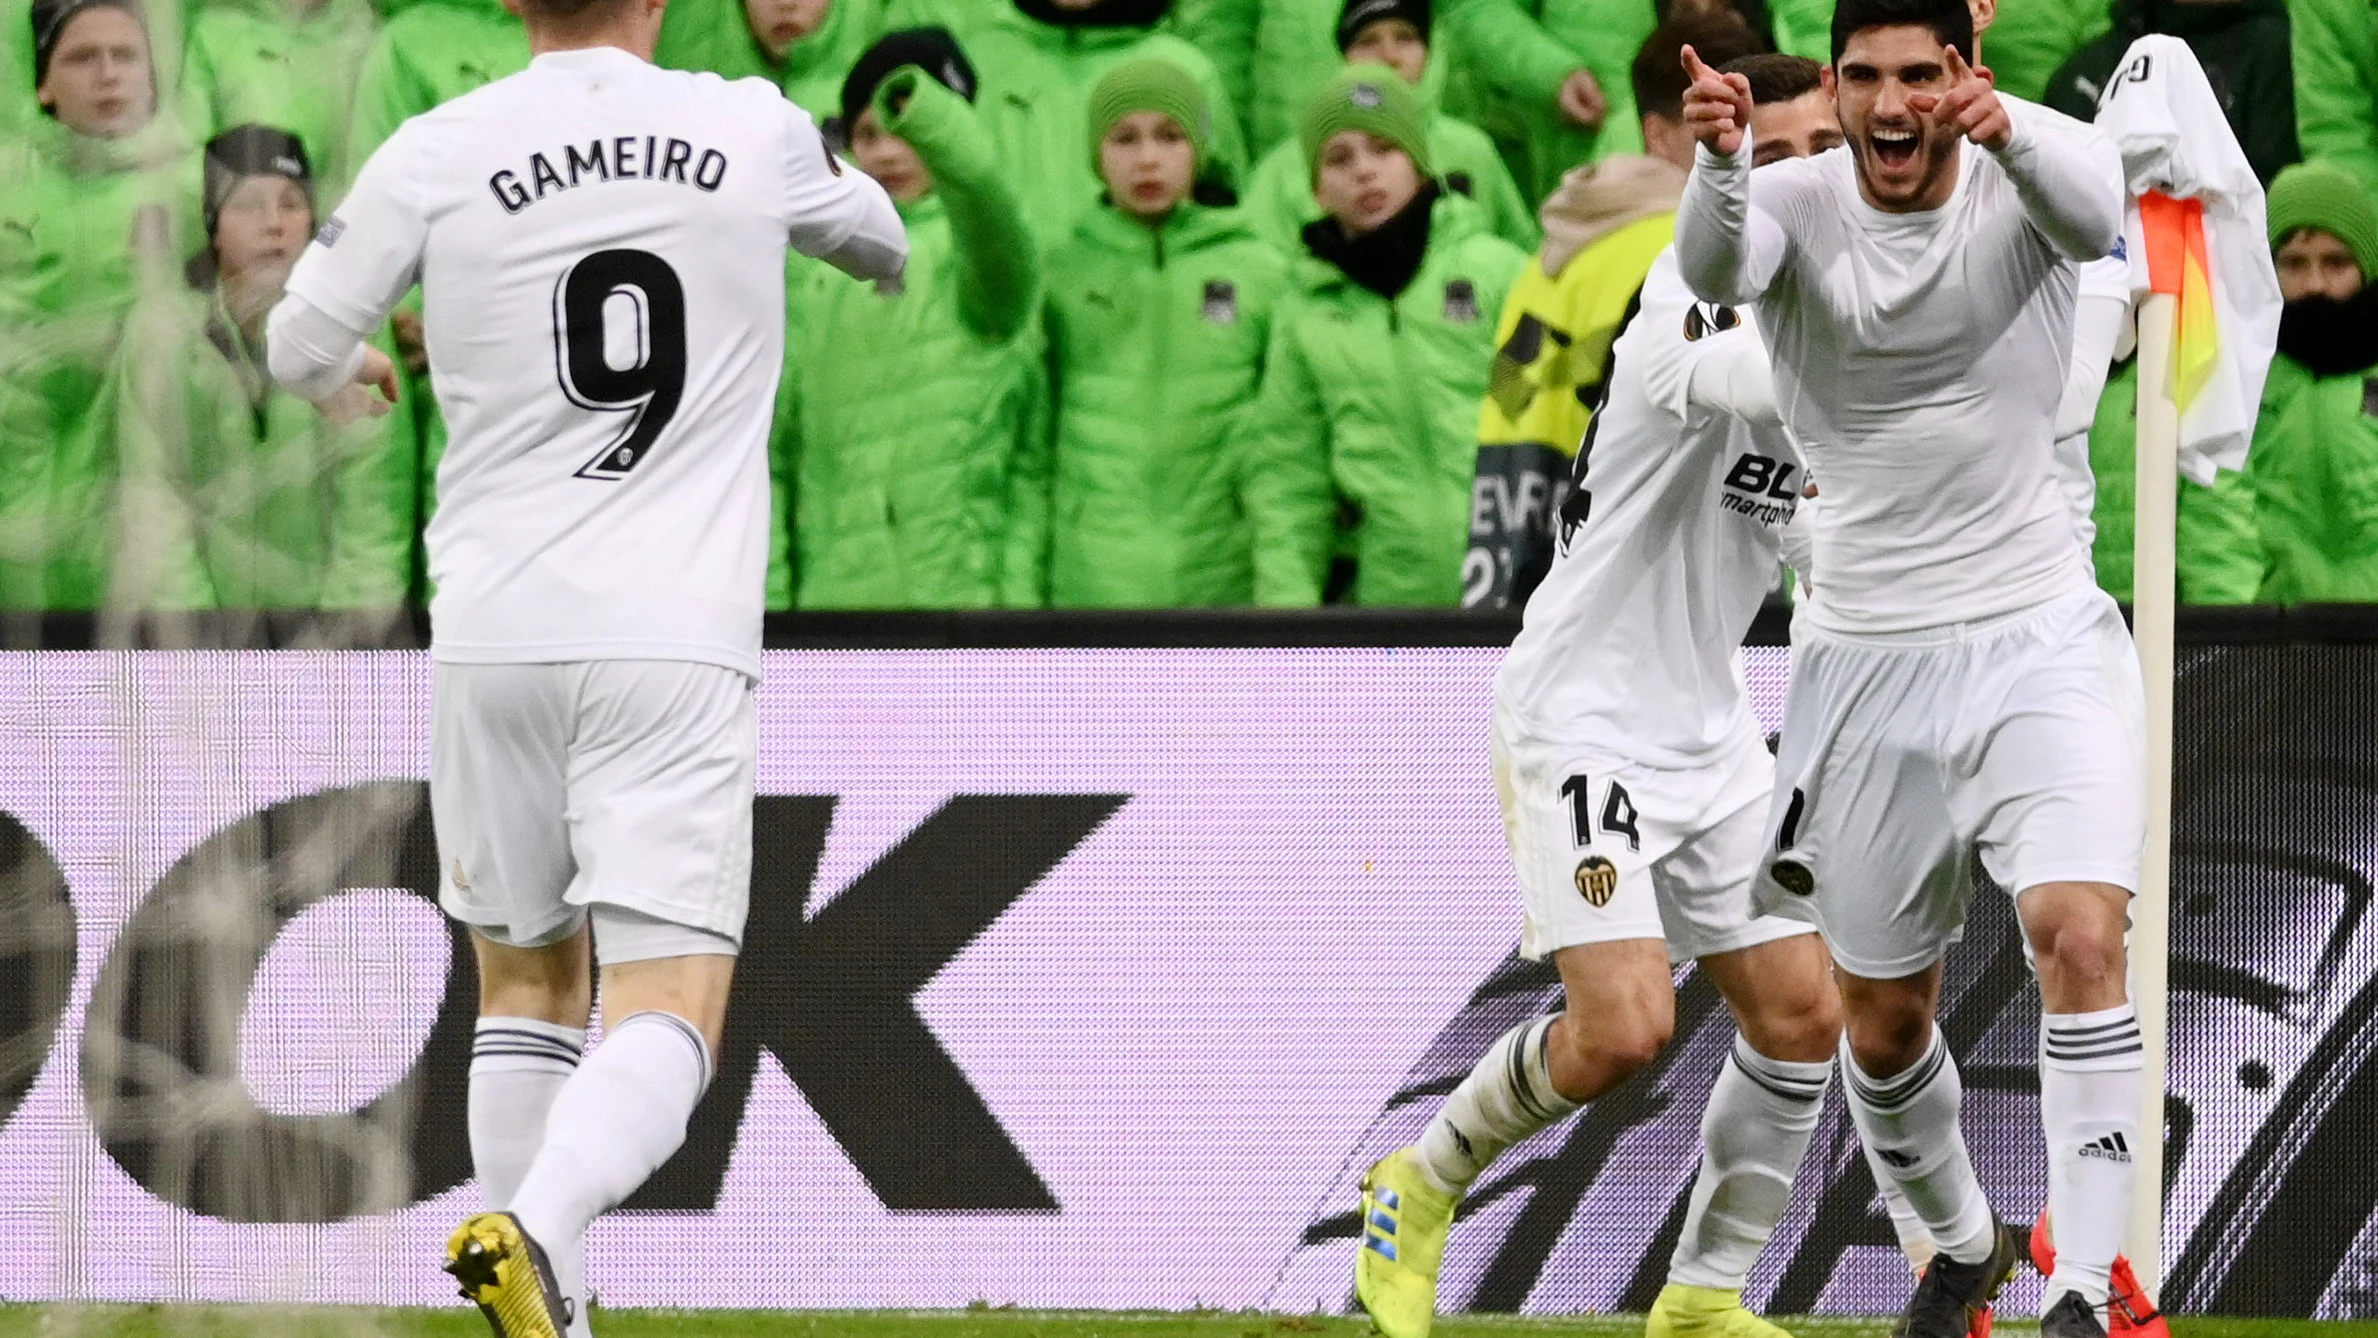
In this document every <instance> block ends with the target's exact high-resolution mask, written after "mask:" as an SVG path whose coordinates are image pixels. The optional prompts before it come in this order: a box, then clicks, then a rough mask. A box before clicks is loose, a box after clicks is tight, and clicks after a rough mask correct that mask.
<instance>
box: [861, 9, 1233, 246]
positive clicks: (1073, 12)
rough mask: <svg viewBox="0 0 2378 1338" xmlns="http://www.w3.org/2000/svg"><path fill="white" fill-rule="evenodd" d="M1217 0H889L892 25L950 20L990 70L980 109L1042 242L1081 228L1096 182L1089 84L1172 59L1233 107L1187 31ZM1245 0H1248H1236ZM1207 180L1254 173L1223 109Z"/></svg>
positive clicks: (1226, 182)
mask: <svg viewBox="0 0 2378 1338" xmlns="http://www.w3.org/2000/svg"><path fill="white" fill-rule="evenodd" d="M1215 2H1216V0H1186V2H1185V3H1183V4H1180V5H1176V4H1175V3H1174V0H888V2H887V7H886V13H885V18H886V21H887V22H888V23H890V24H894V25H897V26H909V25H932V24H941V25H946V26H947V27H948V28H949V29H950V31H951V32H952V34H953V35H955V37H956V38H957V40H958V43H959V45H961V46H963V47H964V48H965V49H966V54H967V56H968V57H969V58H970V59H972V60H973V62H974V68H975V69H977V70H979V71H981V75H982V90H981V95H980V96H979V97H977V98H976V99H975V107H976V114H977V115H978V116H979V117H980V118H981V119H982V122H983V124H984V125H985V126H986V127H987V128H988V129H989V131H990V134H991V139H992V142H993V143H994V144H996V145H997V146H998V151H999V160H1000V162H1001V164H1002V165H1003V166H1005V167H1006V169H1007V171H1008V174H1009V179H1010V180H1011V181H1013V182H1014V184H1015V188H1016V190H1017V192H1018V193H1019V194H1020V195H1021V196H1022V198H1023V201H1024V213H1025V217H1026V218H1027V219H1029V220H1030V222H1031V224H1032V231H1033V234H1034V235H1035V236H1037V237H1039V238H1040V239H1041V242H1042V244H1043V245H1044V246H1053V245H1055V244H1056V243H1058V242H1060V241H1062V240H1064V238H1065V237H1066V236H1068V235H1069V234H1070V233H1071V232H1072V231H1073V224H1074V220H1075V219H1077V218H1079V217H1080V216H1081V214H1082V213H1083V211H1084V210H1086V209H1088V208H1089V207H1090V203H1091V201H1093V200H1096V199H1097V198H1098V189H1099V181H1098V176H1097V174H1096V173H1095V172H1093V171H1091V170H1090V165H1089V164H1088V163H1086V162H1084V161H1083V160H1082V144H1083V141H1084V139H1085V137H1086V136H1087V135H1088V134H1089V127H1090V90H1091V89H1092V88H1093V87H1095V86H1096V85H1097V83H1098V81H1099V79H1100V78H1101V77H1103V76H1104V75H1105V74H1106V72H1107V71H1108V70H1111V69H1113V68H1114V67H1116V66H1117V65H1120V64H1122V63H1123V62H1124V61H1127V60H1135V59H1138V58H1141V57H1156V58H1160V59H1163V60H1169V61H1171V62H1173V63H1174V64H1176V65H1179V66H1180V67H1181V68H1182V69H1185V70H1187V71H1189V72H1190V73H1191V74H1192V75H1194V76H1196V78H1197V82H1198V86H1199V87H1200V88H1202V89H1204V90H1205V95H1206V99H1207V101H1208V102H1209V103H1210V104H1211V105H1213V106H1215V107H1217V108H1232V107H1235V106H1236V105H1237V104H1236V103H1235V102H1234V101H1232V99H1231V96H1230V90H1229V87H1228V85H1227V82H1226V81H1225V79H1224V78H1223V75H1222V72H1221V69H1220V68H1219V66H1218V65H1217V64H1216V61H1215V59H1214V58H1213V57H1211V56H1209V55H1208V54H1207V53H1206V52H1205V51H1204V50H1203V49H1201V47H1200V46H1198V45H1197V44H1196V43H1195V42H1194V41H1192V40H1190V35H1191V34H1192V33H1194V32H1196V31H1198V24H1199V22H1202V21H1203V20H1202V19H1201V18H1200V16H1207V17H1210V14H1209V11H1210V10H1211V9H1212V8H1213V5H1214V3H1215ZM1228 2H1229V3H1247V2H1248V0H1228ZM1211 150H1212V151H1211V153H1210V154H1209V156H1208V162H1209V164H1210V166H1209V167H1208V169H1207V177H1208V179H1209V180H1212V181H1214V182H1217V183H1219V184H1221V185H1223V186H1226V187H1229V188H1231V189H1234V190H1235V189H1236V188H1237V187H1238V184H1239V182H1240V180H1241V179H1242V178H1243V177H1244V176H1245V175H1246V171H1247V149H1246V140H1245V136H1244V135H1243V134H1242V132H1241V130H1240V126H1239V119H1238V117H1237V116H1235V115H1217V116H1216V117H1215V118H1214V135H1213V141H1212V146H1211Z"/></svg>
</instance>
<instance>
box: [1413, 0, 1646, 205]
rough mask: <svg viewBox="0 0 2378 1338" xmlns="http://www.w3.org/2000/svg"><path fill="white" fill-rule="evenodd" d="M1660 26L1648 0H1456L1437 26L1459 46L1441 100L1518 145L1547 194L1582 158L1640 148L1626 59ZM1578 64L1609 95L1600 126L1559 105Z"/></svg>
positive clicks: (1533, 180) (1530, 181)
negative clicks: (1564, 112)
mask: <svg viewBox="0 0 2378 1338" xmlns="http://www.w3.org/2000/svg"><path fill="white" fill-rule="evenodd" d="M1656 26H1658V21H1657V18H1656V16H1655V15H1654V13H1653V10H1652V6H1651V4H1650V3H1649V0H1451V3H1448V4H1445V5H1442V6H1440V7H1439V9H1438V11H1437V22H1436V28H1435V32H1437V33H1442V34H1445V35H1447V36H1449V37H1451V38H1452V39H1453V43H1454V47H1455V51H1456V52H1457V54H1458V61H1457V63H1456V67H1455V69H1454V70H1453V71H1452V73H1451V76H1450V83H1449V85H1448V88H1447V94H1446V104H1445V105H1446V107H1447V108H1448V109H1449V110H1451V111H1453V112H1455V113H1457V114H1459V115H1461V116H1464V117H1466V118H1468V119H1470V120H1472V121H1475V122H1477V123H1478V124H1479V125H1480V126H1482V127H1484V128H1485V129H1486V131H1487V132H1488V133H1490V134H1492V135H1493V136H1494V137H1495V139H1496V140H1497V141H1498V142H1500V143H1502V144H1504V145H1506V146H1509V147H1510V148H1512V149H1513V150H1514V151H1515V154H1516V156H1515V157H1514V159H1513V162H1514V167H1515V169H1516V168H1517V167H1518V165H1519V164H1521V163H1524V164H1525V170H1524V171H1520V172H1519V176H1520V186H1521V188H1522V189H1523V190H1525V191H1526V192H1527V193H1528V195H1529V197H1530V198H1531V199H1542V198H1543V197H1544V196H1546V195H1549V194H1551V193H1552V189H1553V187H1554V186H1556V185H1558V184H1559V183H1560V179H1561V173H1563V172H1565V171H1567V170H1568V169H1570V168H1572V167H1575V166H1576V165H1578V164H1579V163H1585V162H1595V161H1599V160H1600V159H1603V158H1607V157H1609V156H1610V155H1611V154H1614V153H1641V152H1643V127H1642V118H1641V117H1640V116H1639V115H1638V114H1637V112H1636V110H1635V94H1634V88H1633V85H1632V84H1631V82H1630V81H1629V78H1628V69H1629V67H1630V66H1632V65H1633V63H1634V60H1635V52H1636V51H1637V50H1638V49H1640V48H1641V47H1642V45H1643V40H1644V39H1645V38H1647V37H1649V36H1651V30H1652V29H1653V28H1654V27H1656ZM1580 69H1584V70H1590V71H1592V72H1593V76H1594V80H1595V82H1597V83H1599V84H1600V85H1601V87H1602V95H1603V97H1604V98H1605V99H1607V100H1608V102H1609V104H1610V112H1609V116H1608V118H1607V119H1605V120H1604V121H1603V122H1602V126H1601V128H1600V129H1599V130H1595V131H1587V130H1582V129H1579V128H1578V127H1576V126H1573V125H1571V124H1570V123H1569V122H1568V121H1567V120H1566V119H1565V118H1564V117H1562V116H1561V114H1560V112H1559V109H1558V105H1557V100H1558V98H1559V96H1560V89H1561V85H1562V84H1563V83H1564V82H1566V81H1567V79H1568V77H1569V75H1570V73H1571V72H1572V71H1575V70H1580Z"/></svg>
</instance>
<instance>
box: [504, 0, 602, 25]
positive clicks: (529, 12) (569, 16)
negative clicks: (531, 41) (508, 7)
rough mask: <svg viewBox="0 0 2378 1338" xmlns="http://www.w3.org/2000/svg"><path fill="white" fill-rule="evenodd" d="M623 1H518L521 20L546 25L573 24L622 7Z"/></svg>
mask: <svg viewBox="0 0 2378 1338" xmlns="http://www.w3.org/2000/svg"><path fill="white" fill-rule="evenodd" d="M623 3H624V0H520V14H521V17H522V18H533V19H542V20H544V21H545V22H547V23H575V22H578V21H579V20H581V19H585V18H587V17H588V16H590V15H594V14H600V13H602V12H603V11H604V10H606V9H617V8H620V7H622V5H623Z"/></svg>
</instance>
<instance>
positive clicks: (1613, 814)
mask: <svg viewBox="0 0 2378 1338" xmlns="http://www.w3.org/2000/svg"><path fill="white" fill-rule="evenodd" d="M1561 798H1563V799H1566V800H1568V801H1569V826H1570V834H1571V835H1573V836H1574V837H1576V839H1577V844H1578V845H1579V846H1581V847H1583V846H1590V845H1592V844H1593V843H1594V828H1595V826H1596V825H1597V824H1596V822H1595V820H1594V813H1595V810H1594V804H1593V778H1592V777H1591V776H1587V775H1584V774H1582V773H1581V774H1579V775H1575V776H1571V777H1570V778H1569V779H1567V780H1565V781H1562V782H1561ZM1636 816H1637V814H1636V812H1635V801H1634V800H1633V799H1630V798H1628V797H1627V787H1626V786H1624V785H1621V784H1619V783H1618V782H1617V781H1615V780H1612V781H1608V782H1606V783H1605V784H1604V785H1603V787H1602V807H1601V820H1600V823H1599V826H1600V828H1601V831H1602V835H1604V836H1623V837H1625V838H1627V849H1629V850H1641V849H1642V848H1643V833H1642V832H1641V831H1639V830H1637V829H1636V826H1635V819H1636Z"/></svg>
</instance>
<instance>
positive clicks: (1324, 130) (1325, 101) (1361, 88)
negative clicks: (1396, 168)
mask: <svg viewBox="0 0 2378 1338" xmlns="http://www.w3.org/2000/svg"><path fill="white" fill-rule="evenodd" d="M1341 130H1359V131H1361V132H1363V133H1364V134H1366V135H1377V136H1378V137H1379V138H1381V139H1384V140H1386V141H1387V142H1389V143H1391V144H1393V145H1395V146H1396V147H1397V148H1399V149H1402V150H1403V151H1404V152H1405V153H1406V154H1409V155H1410V156H1411V159H1412V165H1413V166H1414V167H1417V168H1419V169H1420V175H1421V176H1422V178H1424V179H1426V178H1432V177H1434V176H1436V175H1437V172H1436V169H1435V168H1434V167H1431V166H1430V165H1429V161H1428V116H1427V114H1426V113H1425V112H1423V111H1421V109H1420V97H1419V95H1418V94H1416V93H1414V92H1413V91H1412V86H1411V85H1409V84H1407V83H1405V82H1404V80H1403V76H1401V75H1399V74H1397V73H1396V72H1395V71H1393V70H1391V69H1389V68H1387V67H1386V66H1384V65H1349V66H1347V67H1346V68H1345V69H1344V70H1343V71H1341V72H1339V74H1338V77H1337V78H1335V79H1332V80H1330V81H1329V82H1328V83H1326V84H1324V85H1322V87H1321V91H1320V92H1319V93H1316V94H1314V95H1313V101H1312V103H1311V105H1309V106H1307V107H1306V108H1305V122H1304V125H1303V127H1302V128H1301V129H1300V131H1299V134H1298V138H1299V139H1300V140H1301V141H1302V142H1303V144H1304V150H1305V164H1306V166H1307V168H1308V170H1310V171H1314V172H1318V171H1320V169H1321V146H1322V145H1324V144H1327V143H1329V141H1330V139H1331V138H1332V137H1334V136H1335V135H1336V134H1337V133H1338V132H1339V131H1341Z"/></svg>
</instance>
